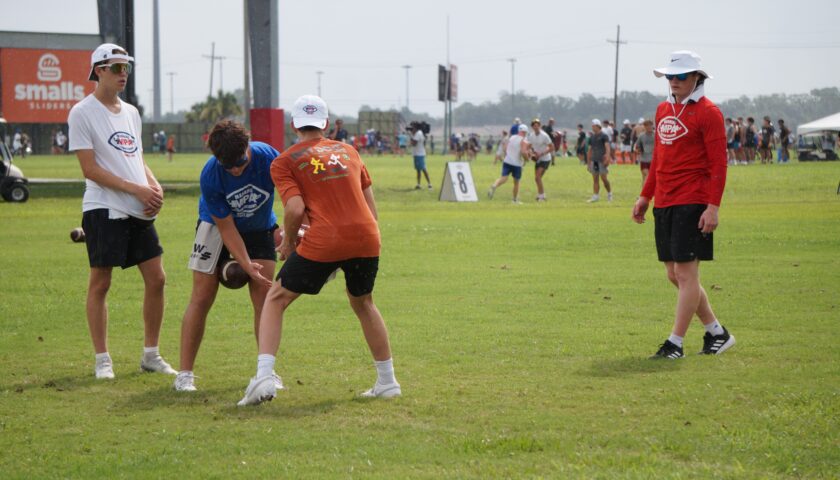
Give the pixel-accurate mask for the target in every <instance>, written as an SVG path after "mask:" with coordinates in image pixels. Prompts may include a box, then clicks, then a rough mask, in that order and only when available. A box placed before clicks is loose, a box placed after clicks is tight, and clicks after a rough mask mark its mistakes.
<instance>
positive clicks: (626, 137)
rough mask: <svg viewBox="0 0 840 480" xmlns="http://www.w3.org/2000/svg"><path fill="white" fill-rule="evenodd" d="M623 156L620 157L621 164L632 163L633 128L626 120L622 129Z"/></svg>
mask: <svg viewBox="0 0 840 480" xmlns="http://www.w3.org/2000/svg"><path fill="white" fill-rule="evenodd" d="M620 138H621V156H620V157H619V162H620V163H632V160H631V158H630V152H631V151H632V150H633V147H632V143H631V142H632V141H633V128H632V127H630V120H629V119H627V118H625V119H624V122H623V126H622V127H621V133H620Z"/></svg>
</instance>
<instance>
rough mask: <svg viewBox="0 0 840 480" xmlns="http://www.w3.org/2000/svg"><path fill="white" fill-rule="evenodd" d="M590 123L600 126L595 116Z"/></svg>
mask: <svg viewBox="0 0 840 480" xmlns="http://www.w3.org/2000/svg"><path fill="white" fill-rule="evenodd" d="M592 125H597V126H599V127H600V126H601V121H600V120H598V119H597V118H596V119H593V120H592Z"/></svg>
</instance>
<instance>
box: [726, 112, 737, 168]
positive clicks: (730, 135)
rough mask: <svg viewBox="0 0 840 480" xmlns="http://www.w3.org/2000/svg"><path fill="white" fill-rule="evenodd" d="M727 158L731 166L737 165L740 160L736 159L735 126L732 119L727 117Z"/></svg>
mask: <svg viewBox="0 0 840 480" xmlns="http://www.w3.org/2000/svg"><path fill="white" fill-rule="evenodd" d="M725 123H726V158H727V160H728V161H729V164H730V165H737V164H738V160H737V159H736V158H735V126H734V125H733V124H732V118H730V117H726V122H725Z"/></svg>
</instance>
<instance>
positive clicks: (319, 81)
mask: <svg viewBox="0 0 840 480" xmlns="http://www.w3.org/2000/svg"><path fill="white" fill-rule="evenodd" d="M323 74H324V72H322V71H321V70H318V71H317V72H315V75H318V96H319V97H321V75H323ZM321 98H324V97H321Z"/></svg>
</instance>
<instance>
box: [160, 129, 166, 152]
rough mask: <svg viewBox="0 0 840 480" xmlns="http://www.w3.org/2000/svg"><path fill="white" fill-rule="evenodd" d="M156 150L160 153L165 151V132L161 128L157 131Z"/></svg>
mask: <svg viewBox="0 0 840 480" xmlns="http://www.w3.org/2000/svg"><path fill="white" fill-rule="evenodd" d="M158 151H159V152H160V153H161V155H163V154H165V153H166V132H164V131H163V130H161V131H160V132H159V133H158Z"/></svg>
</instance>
